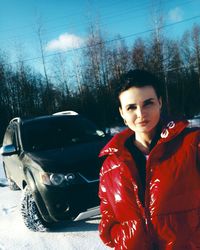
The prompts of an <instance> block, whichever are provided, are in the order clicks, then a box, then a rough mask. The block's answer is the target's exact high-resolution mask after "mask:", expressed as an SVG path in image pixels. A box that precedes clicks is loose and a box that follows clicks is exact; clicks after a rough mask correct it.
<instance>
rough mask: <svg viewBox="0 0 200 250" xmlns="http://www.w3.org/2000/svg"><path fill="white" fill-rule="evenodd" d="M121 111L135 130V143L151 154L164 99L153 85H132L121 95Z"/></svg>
mask: <svg viewBox="0 0 200 250" xmlns="http://www.w3.org/2000/svg"><path fill="white" fill-rule="evenodd" d="M119 100H120V103H121V107H120V108H119V112H120V114H121V116H122V118H123V119H124V121H125V122H126V125H127V126H128V127H129V128H130V129H131V130H133V131H134V132H135V141H134V143H135V145H136V146H137V147H138V148H139V149H140V150H141V151H142V152H143V153H144V154H149V146H150V144H151V141H152V139H153V137H154V135H155V132H156V127H157V124H158V122H159V120H160V113H161V107H162V99H161V97H160V98H158V97H157V95H156V92H155V90H154V88H153V87H152V86H150V85H149V86H144V87H131V88H129V89H128V90H125V91H123V92H122V93H121V94H120V95H119Z"/></svg>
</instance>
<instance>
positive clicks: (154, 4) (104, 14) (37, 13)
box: [0, 0, 200, 69]
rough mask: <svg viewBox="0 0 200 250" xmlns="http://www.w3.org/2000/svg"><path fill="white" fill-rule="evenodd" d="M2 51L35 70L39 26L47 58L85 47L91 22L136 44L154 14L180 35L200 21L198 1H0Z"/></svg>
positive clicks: (173, 33)
mask: <svg viewBox="0 0 200 250" xmlns="http://www.w3.org/2000/svg"><path fill="white" fill-rule="evenodd" d="M0 4H1V8H0V34H1V35H0V44H1V46H0V49H1V50H3V51H6V52H7V54H8V56H9V58H10V61H12V62H13V64H14V63H15V61H16V57H20V56H21V57H22V58H23V60H28V61H27V62H30V63H31V64H32V65H34V67H35V68H36V69H37V67H39V61H40V59H34V58H38V57H40V48H39V39H38V35H37V30H38V28H39V27H40V26H41V27H42V32H41V37H42V41H43V43H44V48H45V56H49V55H51V54H53V53H57V52H62V53H64V52H66V51H67V50H71V49H73V48H78V47H81V46H84V41H85V39H86V38H87V28H88V24H89V23H90V21H96V22H98V23H99V26H100V27H101V29H102V30H103V31H105V32H106V34H107V37H108V39H109V40H112V39H113V38H115V37H116V35H118V34H119V35H121V36H122V37H125V41H126V42H127V44H131V43H133V41H134V39H135V38H136V37H138V36H139V35H137V34H139V33H141V32H144V33H143V34H142V35H141V36H148V34H149V32H148V31H149V30H151V29H152V28H153V18H152V16H153V13H155V12H159V13H160V14H162V16H163V20H164V21H163V25H169V26H168V27H166V28H165V29H164V32H165V34H166V35H167V36H171V37H173V38H176V37H179V36H180V35H181V34H182V33H183V32H184V31H185V30H188V29H191V27H192V25H193V24H194V23H200V0H100V1H99V0H0Z"/></svg>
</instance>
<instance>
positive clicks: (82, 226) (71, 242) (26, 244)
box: [0, 157, 110, 250]
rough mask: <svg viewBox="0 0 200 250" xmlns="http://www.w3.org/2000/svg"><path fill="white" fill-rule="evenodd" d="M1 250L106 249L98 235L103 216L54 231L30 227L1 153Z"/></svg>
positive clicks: (68, 223) (64, 224) (56, 226)
mask: <svg viewBox="0 0 200 250" xmlns="http://www.w3.org/2000/svg"><path fill="white" fill-rule="evenodd" d="M0 162H1V164H0V250H30V249H35V250H106V249H110V248H107V247H105V246H104V245H103V243H102V242H101V240H100V239H99V235H98V224H99V217H96V218H91V219H89V220H87V221H79V222H62V223H60V224H58V225H55V226H54V227H53V228H52V230H51V231H50V232H45V233H39V232H31V231H29V230H28V229H27V228H26V227H25V225H24V224H23V221H22V218H21V215H20V211H19V203H20V198H21V191H11V190H10V189H9V188H8V187H7V182H6V180H5V176H4V174H3V168H2V161H1V157H0Z"/></svg>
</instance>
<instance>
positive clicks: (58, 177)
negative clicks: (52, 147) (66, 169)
mask: <svg viewBox="0 0 200 250" xmlns="http://www.w3.org/2000/svg"><path fill="white" fill-rule="evenodd" d="M75 179H76V176H75V174H73V173H69V174H66V175H63V174H57V173H42V174H41V181H42V183H43V184H45V185H49V186H51V185H53V186H59V185H61V184H62V183H63V182H64V181H66V182H67V183H68V184H69V183H71V182H73V181H74V180H75Z"/></svg>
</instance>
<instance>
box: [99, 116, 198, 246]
mask: <svg viewBox="0 0 200 250" xmlns="http://www.w3.org/2000/svg"><path fill="white" fill-rule="evenodd" d="M187 125H188V123H187V122H184V121H183V122H178V123H174V122H170V123H168V124H167V126H166V127H165V129H164V130H163V131H162V133H161V138H160V140H159V141H158V143H157V145H156V146H155V147H154V148H153V150H152V151H151V153H150V155H149V158H148V160H147V164H146V191H145V207H144V206H142V204H141V202H140V200H139V196H138V189H139V187H140V185H141V182H140V179H139V174H138V171H137V167H136V165H135V162H134V159H133V158H132V156H131V154H130V153H129V152H128V150H127V149H126V148H125V146H124V143H125V141H126V140H127V138H128V137H129V136H130V135H131V134H132V133H133V132H132V131H131V130H129V129H126V130H124V131H122V132H121V133H119V134H117V135H115V136H114V137H113V138H112V140H111V141H110V142H109V143H108V144H107V145H106V146H105V148H104V149H103V150H102V151H101V153H100V156H106V157H107V158H106V159H105V161H104V164H103V166H102V169H101V173H100V185H99V197H100V199H101V203H100V210H101V214H102V219H101V222H100V225H99V233H100V237H101V239H102V240H103V242H104V243H105V244H106V245H107V246H110V247H113V248H114V249H116V250H125V249H128V250H186V249H187V250H196V249H200V130H197V129H196V130H194V129H193V130H190V129H188V128H186V127H187Z"/></svg>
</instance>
